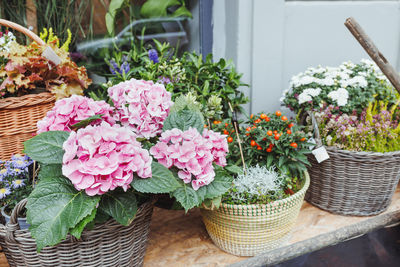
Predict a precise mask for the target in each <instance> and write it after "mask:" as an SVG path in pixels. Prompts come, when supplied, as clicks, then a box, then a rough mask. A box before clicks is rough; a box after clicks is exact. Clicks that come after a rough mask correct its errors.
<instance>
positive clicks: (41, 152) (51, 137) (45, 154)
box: [24, 131, 70, 164]
mask: <svg viewBox="0 0 400 267" xmlns="http://www.w3.org/2000/svg"><path fill="white" fill-rule="evenodd" d="M69 134H70V133H68V132H64V131H49V132H44V133H41V134H39V135H37V136H35V137H33V138H31V139H29V140H28V141H26V142H25V143H24V152H25V153H26V154H27V155H28V156H29V157H30V158H32V159H33V160H36V161H38V162H40V163H44V164H62V158H63V155H64V150H63V148H62V146H63V143H64V142H65V141H66V140H67V139H68V137H69Z"/></svg>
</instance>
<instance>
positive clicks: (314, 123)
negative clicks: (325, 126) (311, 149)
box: [307, 111, 322, 148]
mask: <svg viewBox="0 0 400 267" xmlns="http://www.w3.org/2000/svg"><path fill="white" fill-rule="evenodd" d="M307 114H308V116H310V118H311V123H312V126H313V128H314V131H313V132H314V138H315V141H316V142H317V148H318V147H321V146H322V141H321V135H320V133H319V128H318V123H317V120H316V119H315V116H314V112H312V111H307Z"/></svg>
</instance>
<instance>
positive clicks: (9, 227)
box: [6, 198, 28, 243]
mask: <svg viewBox="0 0 400 267" xmlns="http://www.w3.org/2000/svg"><path fill="white" fill-rule="evenodd" d="M27 202H28V199H26V198H24V199H23V200H21V201H20V202H18V204H17V205H16V206H15V208H14V209H13V211H12V213H11V217H10V221H9V222H8V223H7V224H6V241H8V242H13V243H15V242H16V240H15V236H14V232H15V231H16V230H19V229H20V228H19V223H18V214H19V213H20V212H21V211H22V210H23V209H24V208H25V205H26V203H27Z"/></svg>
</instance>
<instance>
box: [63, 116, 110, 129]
mask: <svg viewBox="0 0 400 267" xmlns="http://www.w3.org/2000/svg"><path fill="white" fill-rule="evenodd" d="M102 116H103V114H100V115H94V116H91V117H89V118H87V119H85V120H82V121H80V122H78V123H75V124H73V125H72V126H71V129H74V130H76V129H80V128H83V127H86V126H88V125H89V124H90V123H91V122H93V121H96V120H101V117H102Z"/></svg>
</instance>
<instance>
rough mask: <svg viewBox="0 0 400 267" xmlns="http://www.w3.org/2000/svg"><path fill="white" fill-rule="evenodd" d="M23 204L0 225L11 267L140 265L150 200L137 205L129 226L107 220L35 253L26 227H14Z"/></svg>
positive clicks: (151, 210) (1, 240)
mask: <svg viewBox="0 0 400 267" xmlns="http://www.w3.org/2000/svg"><path fill="white" fill-rule="evenodd" d="M25 203H26V202H20V203H19V204H18V205H17V207H16V208H15V209H14V210H13V213H12V215H11V220H10V223H9V224H7V225H6V226H4V225H2V224H0V245H1V246H2V248H3V250H4V253H5V255H6V257H7V260H8V263H9V264H10V266H11V267H13V266H29V267H43V266H48V267H54V266H61V267H64V266H71V267H75V266H85V267H98V266H102V267H105V266H110V267H114V266H121V267H122V266H142V265H143V257H144V254H145V252H146V246H147V236H148V233H149V226H150V220H151V215H152V213H153V202H146V203H145V204H143V205H142V206H140V207H139V209H138V212H137V215H136V218H135V219H134V220H133V222H132V223H131V225H130V226H123V225H120V224H119V223H117V222H116V221H114V220H109V221H107V222H106V223H104V224H101V225H98V226H96V227H95V228H94V229H93V230H89V231H87V230H85V231H84V232H83V233H82V236H81V239H80V240H78V241H76V240H73V238H71V236H68V237H67V239H66V240H63V241H62V242H61V243H60V244H58V245H56V246H54V247H46V248H43V249H42V251H41V252H40V253H39V254H38V253H37V252H36V244H35V240H34V239H33V238H32V237H31V235H30V232H29V230H16V229H19V227H18V225H17V224H16V219H17V218H16V217H17V216H16V214H17V212H18V210H21V209H22V208H23V207H24V206H25Z"/></svg>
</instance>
